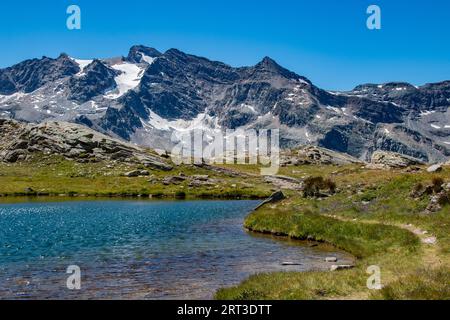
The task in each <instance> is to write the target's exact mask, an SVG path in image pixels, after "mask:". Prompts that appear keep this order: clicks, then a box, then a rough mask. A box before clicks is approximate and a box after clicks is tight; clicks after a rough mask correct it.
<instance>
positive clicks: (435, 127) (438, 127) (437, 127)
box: [431, 124, 442, 129]
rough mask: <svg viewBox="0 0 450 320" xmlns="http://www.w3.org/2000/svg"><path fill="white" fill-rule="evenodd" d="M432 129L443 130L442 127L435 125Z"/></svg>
mask: <svg viewBox="0 0 450 320" xmlns="http://www.w3.org/2000/svg"><path fill="white" fill-rule="evenodd" d="M431 127H432V128H434V129H442V128H441V127H440V126H437V125H435V124H431Z"/></svg>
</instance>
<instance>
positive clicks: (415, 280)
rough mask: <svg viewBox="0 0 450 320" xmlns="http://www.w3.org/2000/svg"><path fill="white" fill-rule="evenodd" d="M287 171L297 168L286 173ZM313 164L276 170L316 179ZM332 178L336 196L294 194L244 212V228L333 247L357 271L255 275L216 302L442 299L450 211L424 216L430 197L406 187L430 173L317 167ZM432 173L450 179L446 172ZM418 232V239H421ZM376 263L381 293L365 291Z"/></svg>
mask: <svg viewBox="0 0 450 320" xmlns="http://www.w3.org/2000/svg"><path fill="white" fill-rule="evenodd" d="M290 171H291V172H292V171H295V172H293V173H292V174H290ZM317 172H318V168H317V166H314V167H313V166H301V167H289V168H282V174H285V175H291V176H298V175H301V176H314V175H316V174H317ZM322 172H323V173H322V174H323V176H324V177H331V178H332V179H333V181H336V182H337V185H338V189H339V191H338V193H337V194H336V195H334V196H332V197H329V198H327V199H325V200H322V201H318V200H315V199H305V198H303V197H302V196H301V195H300V194H293V195H291V196H290V197H289V199H287V200H284V201H283V202H281V203H278V204H269V205H266V206H265V207H263V208H261V209H260V210H258V211H257V212H254V213H252V214H250V215H249V216H248V217H247V219H246V221H245V226H246V227H247V228H249V229H250V230H253V231H255V232H262V233H271V234H277V235H284V236H288V237H291V238H295V239H310V240H319V241H324V242H327V243H330V244H333V245H334V246H336V247H337V248H341V249H344V250H346V251H347V252H349V253H352V254H353V255H354V256H355V257H356V258H357V259H356V263H355V268H353V269H351V270H345V271H338V272H317V271H315V272H288V273H285V272H277V273H269V274H258V275H254V276H252V277H250V278H249V279H247V280H245V281H243V282H242V283H241V284H240V285H238V286H234V287H231V288H223V289H221V290H219V291H218V292H217V294H216V298H217V299H225V300H245V299H448V298H449V297H450V295H449V283H450V282H449V274H450V272H449V271H450V267H449V266H450V264H449V243H450V240H449V231H450V228H449V226H450V210H449V207H448V206H447V207H444V208H443V209H442V210H441V211H440V212H437V213H434V214H424V209H425V208H426V206H427V203H428V201H429V197H428V196H427V197H424V198H423V199H417V200H414V199H412V198H411V197H410V192H411V190H412V189H413V188H414V186H415V185H416V184H417V183H418V182H421V183H423V184H424V185H427V184H431V181H432V179H433V177H435V176H436V174H429V173H426V172H421V173H415V174H410V173H404V172H401V171H380V170H366V169H362V168H360V167H358V166H347V167H340V168H336V167H333V166H329V167H328V168H326V169H325V170H323V171H322ZM438 176H440V177H441V178H443V179H444V180H445V181H446V182H450V172H449V170H448V169H446V170H444V171H443V172H442V173H439V174H438ZM409 224H412V225H414V226H415V227H416V228H420V229H421V230H426V231H427V232H428V236H431V235H433V236H436V237H437V239H438V242H437V244H435V245H426V244H422V243H421V242H420V239H419V236H417V235H415V234H413V233H412V232H411V231H409V230H406V229H407V227H406V225H409ZM426 236H427V235H421V236H420V237H422V238H423V237H426ZM370 265H377V266H379V267H380V268H381V280H382V284H383V289H382V290H369V289H368V288H367V287H366V281H367V278H368V277H369V275H368V274H367V273H366V270H367V267H368V266H370Z"/></svg>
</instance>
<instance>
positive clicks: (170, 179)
mask: <svg viewBox="0 0 450 320" xmlns="http://www.w3.org/2000/svg"><path fill="white" fill-rule="evenodd" d="M183 181H186V177H182V176H173V177H172V176H169V177H165V178H164V179H163V181H162V182H163V184H165V185H171V184H180V183H181V182H183Z"/></svg>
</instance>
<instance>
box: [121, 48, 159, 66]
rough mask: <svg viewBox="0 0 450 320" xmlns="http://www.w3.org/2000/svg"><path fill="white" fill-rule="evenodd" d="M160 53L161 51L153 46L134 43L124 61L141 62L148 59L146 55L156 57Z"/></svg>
mask: <svg viewBox="0 0 450 320" xmlns="http://www.w3.org/2000/svg"><path fill="white" fill-rule="evenodd" d="M161 55H162V53H161V52H159V51H158V50H156V49H155V48H151V47H146V46H143V45H135V46H132V47H131V49H130V51H129V53H128V56H127V58H126V61H128V62H131V63H142V62H145V59H148V58H147V57H149V58H157V57H159V56H161Z"/></svg>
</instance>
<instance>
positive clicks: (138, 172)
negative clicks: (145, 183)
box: [124, 170, 141, 178]
mask: <svg viewBox="0 0 450 320" xmlns="http://www.w3.org/2000/svg"><path fill="white" fill-rule="evenodd" d="M140 175H141V170H133V171H130V172H127V173H125V174H124V176H125V177H128V178H136V177H139V176H140Z"/></svg>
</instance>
